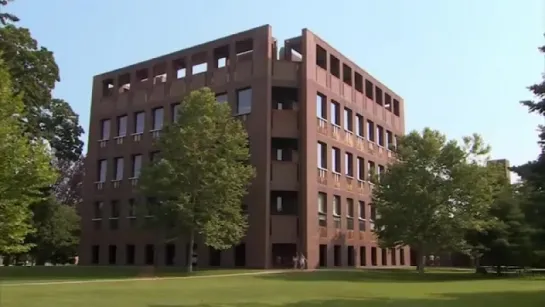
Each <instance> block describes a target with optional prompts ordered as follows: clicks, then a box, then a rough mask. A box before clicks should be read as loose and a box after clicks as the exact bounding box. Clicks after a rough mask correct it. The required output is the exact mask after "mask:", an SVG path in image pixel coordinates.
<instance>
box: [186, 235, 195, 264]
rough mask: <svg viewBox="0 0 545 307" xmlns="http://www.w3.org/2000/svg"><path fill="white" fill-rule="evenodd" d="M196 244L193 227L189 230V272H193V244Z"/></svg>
mask: <svg viewBox="0 0 545 307" xmlns="http://www.w3.org/2000/svg"><path fill="white" fill-rule="evenodd" d="M194 244H195V235H194V233H193V229H192V230H191V231H190V232H189V248H188V249H187V272H188V273H191V272H193V245H194Z"/></svg>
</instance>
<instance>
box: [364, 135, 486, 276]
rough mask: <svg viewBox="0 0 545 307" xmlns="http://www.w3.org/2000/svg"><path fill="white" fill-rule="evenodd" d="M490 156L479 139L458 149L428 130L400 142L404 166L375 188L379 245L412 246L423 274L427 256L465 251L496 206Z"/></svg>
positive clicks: (397, 166)
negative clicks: (487, 161) (471, 231)
mask: <svg viewBox="0 0 545 307" xmlns="http://www.w3.org/2000/svg"><path fill="white" fill-rule="evenodd" d="M488 152H489V147H487V146H484V145H483V141H482V139H481V138H480V136H478V135H473V136H472V137H465V138H464V142H463V144H459V143H458V142H456V141H454V140H451V141H447V139H446V137H445V136H444V135H442V134H441V133H440V132H438V131H434V130H431V129H429V128H426V129H424V130H423V132H422V133H421V134H420V133H419V132H417V131H413V132H411V133H409V134H408V135H406V136H404V137H402V138H400V140H399V144H398V148H397V157H398V158H399V161H400V162H397V163H395V164H392V165H389V167H388V168H387V170H386V172H385V173H384V174H381V176H380V181H379V182H377V184H376V185H375V186H374V188H373V196H372V198H373V204H374V206H375V207H374V208H375V209H376V218H375V220H374V223H375V230H374V231H375V233H376V234H377V236H378V238H379V242H380V244H381V245H383V246H386V247H395V246H399V245H408V246H410V247H411V249H413V250H414V251H415V252H416V255H417V264H418V269H419V271H420V272H424V261H423V257H424V256H426V255H427V254H429V253H433V252H438V251H444V250H462V249H463V248H466V244H465V240H464V238H465V235H466V231H467V230H468V229H478V228H479V227H482V223H483V220H485V217H486V213H487V209H488V207H489V206H490V204H491V200H492V192H491V191H490V182H489V170H488V168H487V167H485V166H484V165H483V163H484V160H485V156H486V155H487V153H488Z"/></svg>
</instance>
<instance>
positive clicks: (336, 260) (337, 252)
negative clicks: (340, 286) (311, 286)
mask: <svg viewBox="0 0 545 307" xmlns="http://www.w3.org/2000/svg"><path fill="white" fill-rule="evenodd" d="M333 265H334V266H341V265H342V251H341V246H340V245H335V246H333Z"/></svg>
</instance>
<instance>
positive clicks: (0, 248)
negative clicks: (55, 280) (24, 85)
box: [0, 56, 55, 254]
mask: <svg viewBox="0 0 545 307" xmlns="http://www.w3.org/2000/svg"><path fill="white" fill-rule="evenodd" d="M0 59H1V56H0ZM23 116H24V105H23V102H22V99H21V95H14V94H13V93H12V84H11V79H10V76H9V74H8V71H7V69H6V67H5V65H4V63H3V62H2V60H0V140H2V142H1V143H0V253H5V254H12V253H20V252H24V251H27V250H28V249H29V248H30V246H29V245H28V244H25V242H24V240H25V237H26V236H27V235H28V234H29V233H31V232H32V230H33V228H32V224H31V217H32V215H31V210H30V208H29V206H30V205H31V204H32V203H34V202H36V201H39V200H40V199H41V195H42V194H41V189H42V188H43V187H44V186H48V185H50V184H53V182H54V180H55V172H54V171H53V170H52V168H51V166H50V159H51V157H50V156H49V154H48V153H47V149H46V147H45V146H44V145H43V144H42V143H41V142H39V141H30V140H29V138H27V137H26V136H25V134H24V131H23V129H24V127H23V126H22V125H21V121H20V118H21V117H23Z"/></svg>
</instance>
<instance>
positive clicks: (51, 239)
mask: <svg viewBox="0 0 545 307" xmlns="http://www.w3.org/2000/svg"><path fill="white" fill-rule="evenodd" d="M33 207H34V208H33V213H34V227H35V228H36V232H35V233H33V234H31V235H30V238H28V239H29V242H32V243H33V244H34V248H33V249H32V250H31V255H33V256H34V258H35V259H36V262H37V264H44V263H45V262H47V261H52V262H54V263H66V262H67V261H68V259H70V258H72V257H74V256H75V255H76V252H77V248H78V244H79V234H80V233H79V230H80V228H79V226H80V225H79V223H80V218H79V216H78V214H77V213H76V208H75V207H70V206H65V205H62V204H59V203H57V202H56V200H55V199H54V197H50V198H48V199H44V200H43V201H42V202H40V203H36V204H34V206H33Z"/></svg>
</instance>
